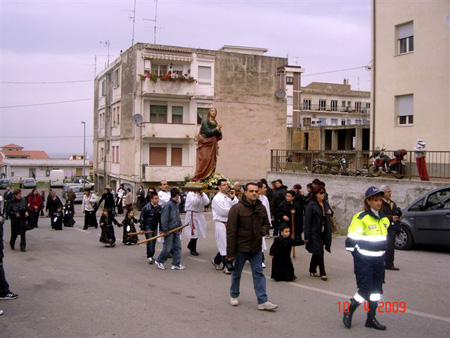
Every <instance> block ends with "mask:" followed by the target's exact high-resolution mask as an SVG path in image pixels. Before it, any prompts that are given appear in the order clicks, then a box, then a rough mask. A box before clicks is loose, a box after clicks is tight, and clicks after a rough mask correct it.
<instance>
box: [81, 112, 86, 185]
mask: <svg viewBox="0 0 450 338" xmlns="http://www.w3.org/2000/svg"><path fill="white" fill-rule="evenodd" d="M81 123H82V124H83V182H84V180H85V179H86V122H84V121H81Z"/></svg>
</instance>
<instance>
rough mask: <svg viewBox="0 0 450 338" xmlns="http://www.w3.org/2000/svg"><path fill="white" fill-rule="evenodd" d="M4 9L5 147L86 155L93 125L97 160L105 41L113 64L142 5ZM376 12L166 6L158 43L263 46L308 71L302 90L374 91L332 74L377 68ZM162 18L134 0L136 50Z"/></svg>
mask: <svg viewBox="0 0 450 338" xmlns="http://www.w3.org/2000/svg"><path fill="white" fill-rule="evenodd" d="M0 1H1V6H2V8H1V44H2V46H1V60H0V64H1V74H0V77H1V93H0V94H1V97H0V106H1V107H2V108H1V109H0V111H1V116H0V143H1V145H4V144H7V143H11V142H13V143H17V144H19V145H22V146H24V147H25V149H28V150H45V151H46V152H47V153H49V154H51V155H57V154H73V153H79V154H81V153H82V152H83V125H82V124H81V121H86V136H87V138H86V144H87V151H88V154H92V134H93V130H92V128H93V114H92V111H93V101H92V97H93V79H94V77H95V75H94V74H95V69H96V72H97V73H99V72H100V71H101V70H102V69H104V68H105V65H106V62H107V59H108V57H107V54H108V52H107V49H106V47H105V44H104V43H101V41H106V40H109V41H110V52H109V54H110V61H113V60H114V59H116V58H117V57H118V55H119V52H120V50H126V49H127V48H129V47H130V46H131V41H132V30H133V24H132V20H131V17H132V16H133V6H134V1H133V0H129V1H115V0H108V1H106V0H104V1H94V0H77V1H65V0H47V1H34V0H10V1H8V0H0ZM370 10H371V1H370V0H359V1H337V0H329V1H320V0H317V1H301V0H299V1H294V0H293V1H283V0H279V1H251V0H250V1H244V0H236V1H233V0H226V1H217V0H205V1H190V0H183V1H175V0H174V1H171V0H159V1H158V12H157V14H158V22H157V26H158V27H159V28H158V30H157V43H159V44H165V45H174V46H185V47H194V48H197V47H198V48H205V49H219V48H220V47H222V46H223V45H238V46H252V47H264V48H267V49H268V50H269V51H268V53H267V55H270V56H279V57H286V56H289V63H290V64H292V65H299V66H302V67H303V68H305V69H306V71H305V73H304V74H303V80H302V82H303V85H306V84H308V83H310V82H312V81H321V82H336V83H342V81H343V79H344V78H348V79H349V80H350V84H351V85H352V89H360V90H370V73H369V72H368V71H367V70H365V69H364V68H359V69H355V70H348V71H341V72H333V71H338V70H342V69H350V68H357V67H363V66H366V65H368V64H370V63H371V52H370V45H371V43H370V28H371V23H370V19H371V12H370ZM154 15H155V1H154V0H148V1H139V0H138V1H136V16H135V18H136V20H135V37H134V41H135V42H149V43H152V42H153V39H154V34H153V22H151V21H146V20H144V19H153V18H154ZM95 57H97V62H96V64H95V62H94V59H95ZM322 72H328V73H326V74H322V75H313V74H317V73H322ZM77 81H78V82H77ZM80 81H83V82H80ZM11 82H14V83H11ZM17 82H19V83H17ZM39 82H46V83H44V84H42V83H39ZM48 82H50V83H48ZM51 82H53V83H51ZM54 82H60V83H54ZM64 101H72V102H68V103H57V102H64ZM46 103H52V104H46ZM44 104H45V105H44ZM18 106H19V107H18ZM20 106H22V107H20Z"/></svg>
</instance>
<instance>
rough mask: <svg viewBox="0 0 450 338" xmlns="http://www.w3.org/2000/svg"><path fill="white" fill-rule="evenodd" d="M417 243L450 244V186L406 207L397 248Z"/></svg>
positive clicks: (400, 248) (404, 247)
mask: <svg viewBox="0 0 450 338" xmlns="http://www.w3.org/2000/svg"><path fill="white" fill-rule="evenodd" d="M414 244H431V245H442V246H450V186H445V187H441V188H438V189H435V190H432V191H430V192H428V193H426V194H424V195H422V196H420V197H419V198H417V199H416V200H415V201H414V202H412V203H411V204H410V205H408V206H407V207H406V208H405V209H404V210H403V220H402V224H401V229H400V233H399V234H398V235H397V236H396V238H395V247H396V249H399V250H408V249H411V248H412V247H413V245H414Z"/></svg>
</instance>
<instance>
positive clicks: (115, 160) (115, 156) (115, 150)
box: [112, 146, 120, 163]
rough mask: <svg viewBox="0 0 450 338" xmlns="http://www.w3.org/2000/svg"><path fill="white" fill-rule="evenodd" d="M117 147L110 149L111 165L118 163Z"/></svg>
mask: <svg viewBox="0 0 450 338" xmlns="http://www.w3.org/2000/svg"><path fill="white" fill-rule="evenodd" d="M119 162H120V159H119V146H113V147H112V163H119Z"/></svg>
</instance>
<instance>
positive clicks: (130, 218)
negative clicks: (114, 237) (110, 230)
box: [122, 210, 138, 245]
mask: <svg viewBox="0 0 450 338" xmlns="http://www.w3.org/2000/svg"><path fill="white" fill-rule="evenodd" d="M137 222H138V220H137V219H136V218H134V211H133V210H131V211H129V212H128V214H127V216H126V217H125V218H124V219H123V221H122V226H123V240H122V242H123V244H125V245H132V244H136V243H137V240H138V238H137V236H136V235H129V233H130V232H136V227H135V224H136V223H137Z"/></svg>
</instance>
